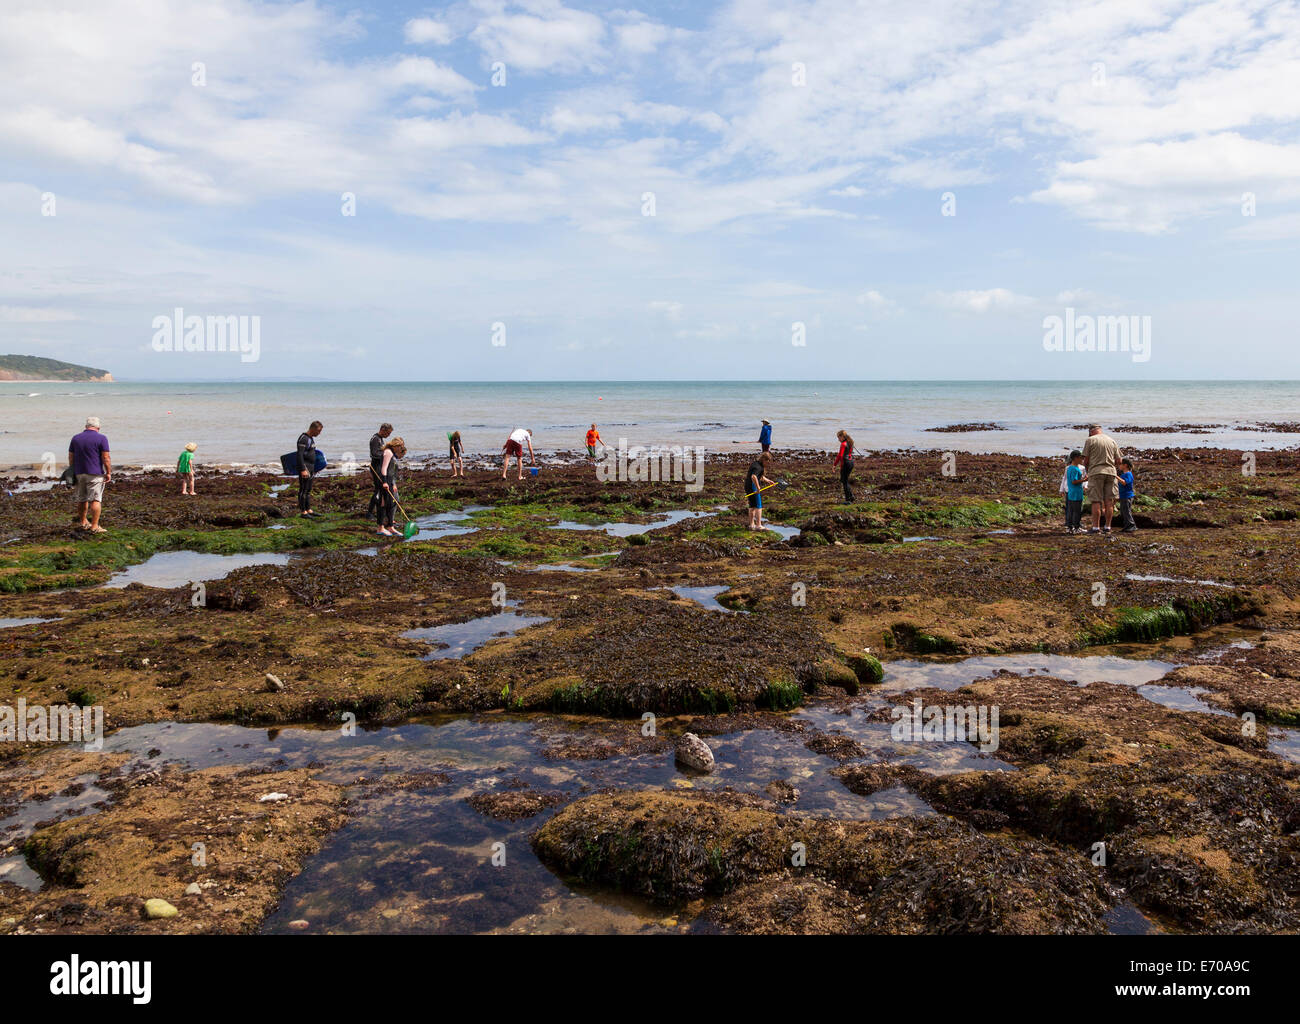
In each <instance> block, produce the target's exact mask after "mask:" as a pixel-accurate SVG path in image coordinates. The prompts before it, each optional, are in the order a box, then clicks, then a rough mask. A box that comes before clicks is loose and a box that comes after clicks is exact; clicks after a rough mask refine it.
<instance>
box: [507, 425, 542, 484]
mask: <svg viewBox="0 0 1300 1024" xmlns="http://www.w3.org/2000/svg"><path fill="white" fill-rule="evenodd" d="M524 445H528V461H529V462H530V463H532V465H534V466H536V465H537V457H536V456H535V455H533V432H532V431H531V430H525V429H524V428H523V427H516V428H515V429H514V430H512V431H511V432H510V436H509V437H508V438H507V439H506V443H505V444H504V445H502V447H501V450H502V451H503V452H505V453H506V457H505V461H504V463H503V464H502V466H501V479H502V480H504V479H505V478H506V474H507V473H509V472H510V456H512V455H514V456H516V457H517V458H518V459H519V479H520V480H522V479H523V478H524Z"/></svg>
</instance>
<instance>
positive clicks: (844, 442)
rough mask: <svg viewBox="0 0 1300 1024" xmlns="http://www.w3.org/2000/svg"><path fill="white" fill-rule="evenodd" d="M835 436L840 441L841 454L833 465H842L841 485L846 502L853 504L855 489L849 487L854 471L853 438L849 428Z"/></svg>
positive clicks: (836, 457)
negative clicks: (850, 435)
mask: <svg viewBox="0 0 1300 1024" xmlns="http://www.w3.org/2000/svg"><path fill="white" fill-rule="evenodd" d="M835 437H836V438H837V439H838V440H839V442H840V451H839V454H838V455H836V456H835V462H834V463H832V465H835V466H839V467H840V486H841V487H843V488H844V504H846V505H851V504H853V491H852V490H851V489H850V488H849V476H850V474H852V472H853V438H851V437H849V432H848V431H847V430H841V431H839V432H838V433H837V434H836V435H835Z"/></svg>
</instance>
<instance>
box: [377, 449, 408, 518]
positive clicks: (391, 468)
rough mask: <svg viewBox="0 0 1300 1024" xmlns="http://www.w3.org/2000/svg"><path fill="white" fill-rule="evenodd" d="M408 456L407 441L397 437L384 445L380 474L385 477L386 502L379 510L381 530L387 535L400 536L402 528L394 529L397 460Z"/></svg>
mask: <svg viewBox="0 0 1300 1024" xmlns="http://www.w3.org/2000/svg"><path fill="white" fill-rule="evenodd" d="M405 457H406V442H405V441H403V440H402V439H401V438H400V437H395V438H393V439H392V440H391V441H389V442H388V443H387V444H386V445H384V455H383V458H382V460H381V462H380V467H379V475H380V477H382V478H383V481H384V483H383V488H384V504H383V508H381V509H380V510H379V532H380V533H381V534H383V536H385V537H399V536H401V531H400V530H394V529H393V509H394V508H395V507H396V505H397V460H398V459H403V458H405Z"/></svg>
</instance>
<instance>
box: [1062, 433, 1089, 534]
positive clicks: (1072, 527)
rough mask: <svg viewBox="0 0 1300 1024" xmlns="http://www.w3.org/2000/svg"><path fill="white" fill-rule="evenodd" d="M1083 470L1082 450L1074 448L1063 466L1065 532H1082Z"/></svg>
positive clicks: (1084, 477) (1084, 478) (1084, 479)
mask: <svg viewBox="0 0 1300 1024" xmlns="http://www.w3.org/2000/svg"><path fill="white" fill-rule="evenodd" d="M1087 479H1088V478H1087V476H1085V474H1084V471H1083V452H1081V451H1079V449H1078V448H1076V449H1075V450H1074V451H1072V452H1070V464H1069V465H1068V466H1066V467H1065V532H1066V533H1083V485H1084V483H1085V481H1086V480H1087Z"/></svg>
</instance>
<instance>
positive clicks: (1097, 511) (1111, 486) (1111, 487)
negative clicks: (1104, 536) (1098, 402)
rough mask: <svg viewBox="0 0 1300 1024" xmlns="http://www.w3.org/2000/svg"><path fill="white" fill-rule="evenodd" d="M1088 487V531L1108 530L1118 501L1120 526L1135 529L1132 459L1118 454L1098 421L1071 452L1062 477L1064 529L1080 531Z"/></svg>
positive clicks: (1072, 531)
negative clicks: (1078, 446)
mask: <svg viewBox="0 0 1300 1024" xmlns="http://www.w3.org/2000/svg"><path fill="white" fill-rule="evenodd" d="M1085 486H1086V487H1087V491H1088V497H1089V498H1090V499H1091V502H1092V526H1091V528H1090V529H1088V530H1087V532H1088V533H1110V532H1111V524H1112V522H1113V521H1114V518H1115V505H1116V502H1118V503H1119V515H1120V526H1121V528H1122V529H1123V531H1124V532H1125V533H1136V532H1137V523H1136V522H1135V521H1134V519H1133V498H1134V490H1133V461H1132V460H1131V459H1126V458H1124V456H1123V455H1121V454H1120V450H1119V445H1118V444H1116V443H1115V440H1114V438H1112V437H1109V436H1107V435H1106V434H1104V433H1102V429H1101V426H1100V424H1097V423H1094V424H1092V425H1091V426H1089V427H1088V440H1087V441H1085V442H1084V443H1083V450H1082V451H1080V450H1079V449H1078V448H1076V449H1075V450H1074V451H1072V452H1070V462H1069V465H1067V466H1066V467H1065V476H1063V477H1062V478H1061V490H1062V491H1063V492H1064V494H1065V532H1066V533H1071V534H1073V533H1083V532H1084V529H1083V496H1084V488H1085Z"/></svg>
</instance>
